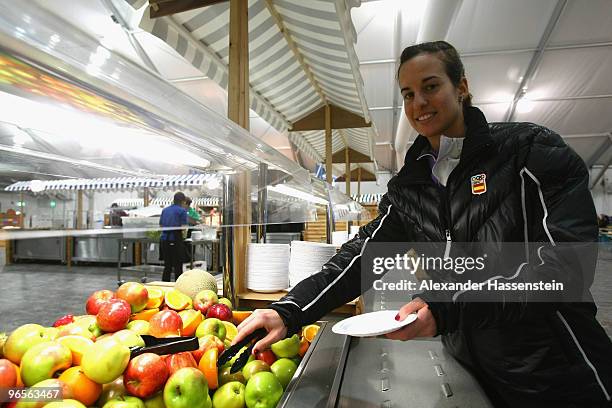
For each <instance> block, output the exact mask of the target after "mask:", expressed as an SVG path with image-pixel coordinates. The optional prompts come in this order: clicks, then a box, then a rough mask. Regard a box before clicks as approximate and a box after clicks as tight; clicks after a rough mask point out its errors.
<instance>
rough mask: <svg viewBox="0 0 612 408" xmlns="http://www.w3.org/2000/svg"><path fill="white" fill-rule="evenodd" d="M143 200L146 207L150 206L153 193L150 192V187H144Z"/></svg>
mask: <svg viewBox="0 0 612 408" xmlns="http://www.w3.org/2000/svg"><path fill="white" fill-rule="evenodd" d="M142 201H143V203H144V206H145V207H148V206H149V204H150V201H151V195H150V194H149V187H145V188H144V192H143V198H142Z"/></svg>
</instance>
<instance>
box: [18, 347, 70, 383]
mask: <svg viewBox="0 0 612 408" xmlns="http://www.w3.org/2000/svg"><path fill="white" fill-rule="evenodd" d="M71 365H72V352H71V351H70V349H69V348H68V347H66V346H64V345H63V344H60V343H58V342H55V341H47V342H44V343H39V344H36V345H34V346H32V347H30V348H29V349H28V351H26V352H25V354H24V355H23V357H22V358H21V371H20V374H21V380H22V381H23V384H24V385H25V386H27V387H31V386H33V385H34V384H36V383H38V382H41V381H43V380H47V379H49V378H53V375H54V374H55V373H56V372H57V371H61V370H65V369H68V368H70V366H71Z"/></svg>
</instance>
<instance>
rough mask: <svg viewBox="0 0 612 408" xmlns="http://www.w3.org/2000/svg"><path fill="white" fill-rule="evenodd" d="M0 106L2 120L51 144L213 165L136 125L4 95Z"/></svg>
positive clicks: (21, 140) (173, 162)
mask: <svg viewBox="0 0 612 408" xmlns="http://www.w3.org/2000/svg"><path fill="white" fill-rule="evenodd" d="M0 105H1V106H2V107H3V109H2V110H0V121H4V122H6V123H11V124H14V125H16V126H18V127H20V128H23V129H33V130H36V131H39V132H42V133H41V136H43V137H45V138H46V139H48V141H49V142H51V143H54V142H57V141H58V139H63V141H64V142H65V141H67V140H69V141H70V142H72V143H74V144H78V145H80V146H81V148H83V149H84V150H87V149H89V150H93V151H95V154H97V155H112V154H125V155H126V157H127V158H129V157H135V158H139V159H145V160H150V161H157V162H161V163H166V164H171V165H177V166H179V165H185V166H194V167H198V168H206V167H208V166H210V161H209V160H206V159H204V158H202V157H200V156H198V155H197V154H195V153H192V152H189V150H188V149H186V148H183V147H182V146H180V144H179V143H176V142H172V141H170V140H168V139H166V138H164V137H163V136H160V135H158V134H156V133H153V132H150V131H147V130H145V129H141V128H137V127H132V126H120V125H118V124H115V123H113V122H111V121H109V120H106V119H104V118H101V117H98V116H96V115H93V114H85V113H83V112H80V111H77V110H74V109H71V108H66V107H62V106H61V105H59V104H58V105H51V104H47V103H43V102H38V101H33V100H30V99H26V98H22V97H19V96H15V95H12V94H9V93H5V92H0ZM32 112H36V114H35V115H33V114H32ZM18 135H19V134H16V135H15V136H14V138H13V142H14V143H15V145H17V146H21V145H22V144H23V143H24V142H26V141H27V140H26V139H25V137H26V136H24V135H21V136H18ZM28 139H29V137H28ZM83 153H84V154H87V153H86V152H83ZM89 153H90V154H94V152H89Z"/></svg>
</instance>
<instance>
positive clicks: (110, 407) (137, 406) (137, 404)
mask: <svg viewBox="0 0 612 408" xmlns="http://www.w3.org/2000/svg"><path fill="white" fill-rule="evenodd" d="M102 408H145V404H144V402H142V400H141V399H140V398H136V397H132V396H130V395H122V396H120V397H117V398H116V399H112V400H109V401H108V402H107V403H106V404H104V406H103V407H102Z"/></svg>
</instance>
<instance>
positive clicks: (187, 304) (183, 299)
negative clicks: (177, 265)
mask: <svg viewBox="0 0 612 408" xmlns="http://www.w3.org/2000/svg"><path fill="white" fill-rule="evenodd" d="M165 300H166V305H167V306H168V307H169V308H170V309H174V310H185V309H191V308H192V307H193V306H192V303H191V298H190V297H189V296H187V295H185V294H184V293H182V292H179V291H178V290H176V289H172V290H169V291H168V292H166V299H165Z"/></svg>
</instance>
